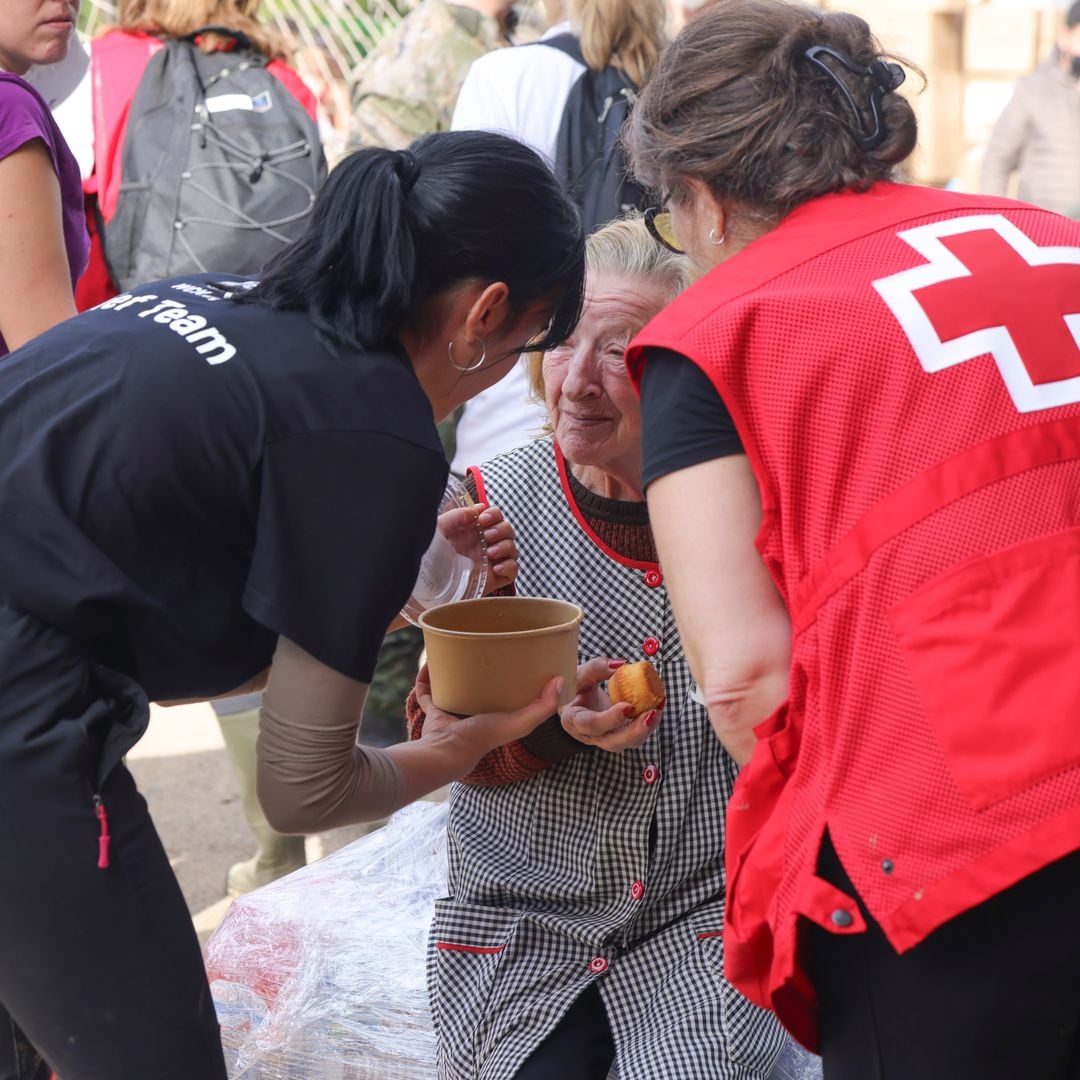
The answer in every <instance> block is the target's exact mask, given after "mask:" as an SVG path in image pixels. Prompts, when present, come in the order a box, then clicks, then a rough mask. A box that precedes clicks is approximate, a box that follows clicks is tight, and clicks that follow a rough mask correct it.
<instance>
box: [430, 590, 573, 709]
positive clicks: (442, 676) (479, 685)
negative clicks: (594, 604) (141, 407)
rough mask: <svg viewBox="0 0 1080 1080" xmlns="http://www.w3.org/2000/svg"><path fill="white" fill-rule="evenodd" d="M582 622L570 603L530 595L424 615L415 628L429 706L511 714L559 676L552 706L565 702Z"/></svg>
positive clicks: (568, 698)
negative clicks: (560, 682) (556, 699)
mask: <svg viewBox="0 0 1080 1080" xmlns="http://www.w3.org/2000/svg"><path fill="white" fill-rule="evenodd" d="M582 617H583V612H582V610H581V608H579V607H578V606H577V604H570V603H567V602H566V601H565V600H547V599H543V598H541V597H535V596H491V597H487V598H486V599H483V600H460V601H458V602H457V603H456V604H442V605H440V606H439V607H435V608H431V609H430V610H428V611H425V612H424V613H423V614H422V615H421V616H420V618H419V625H420V629H421V630H423V632H424V646H425V648H426V649H427V663H428V672H429V674H430V676H431V699H432V701H434V702H435V704H436V705H437V706H438V707H439V708H440V709H445V710H446V711H447V712H452V713H458V714H459V715H461V716H474V715H476V713H486V712H513V711H514V710H515V709H520V708H522V707H524V706H525V705H528V704H529V702H531V701H535V700H536V699H537V698H538V697H539V696H540V691H541V690H543V688H544V685H545V684H546V683H547V682H548V680H549V679H553V678H554V677H555V676H556V675H561V676H562V677H563V679H565V680H566V685H565V686H564V687H563V692H562V695H561V697H560V698H559V705H560V706H562V705H565V704H567V702H569V701H571V700H572V699H573V697H574V688H575V685H576V683H577V661H578V628H579V627H580V625H581V620H582Z"/></svg>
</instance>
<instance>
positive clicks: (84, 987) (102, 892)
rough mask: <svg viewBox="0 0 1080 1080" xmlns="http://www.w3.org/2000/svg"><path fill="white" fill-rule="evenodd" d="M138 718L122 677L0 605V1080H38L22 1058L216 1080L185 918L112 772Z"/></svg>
mask: <svg viewBox="0 0 1080 1080" xmlns="http://www.w3.org/2000/svg"><path fill="white" fill-rule="evenodd" d="M145 711H146V702H145V698H144V697H142V696H141V692H140V691H139V690H138V688H137V687H135V686H134V684H131V683H130V682H127V681H126V680H123V679H121V678H120V677H117V676H115V675H113V674H112V673H109V672H106V671H103V670H99V669H97V668H95V666H94V665H92V664H90V663H88V662H87V661H86V660H85V658H83V657H82V656H81V655H79V653H78V651H77V650H75V649H73V647H72V644H71V642H70V641H69V640H68V639H66V638H65V637H64V636H63V635H60V634H58V633H56V632H55V631H53V630H50V629H48V628H46V627H44V626H42V625H41V624H39V623H37V622H36V621H35V620H33V619H30V618H29V617H27V616H24V615H19V614H17V613H13V612H12V611H11V610H10V609H7V608H3V607H0V1080H39V1071H40V1070H41V1067H40V1066H39V1065H36V1064H35V1063H34V1062H35V1060H36V1057H37V1054H36V1053H35V1051H37V1052H38V1053H40V1054H41V1055H42V1056H43V1057H44V1059H45V1060H46V1061H47V1062H48V1065H49V1066H51V1068H53V1069H55V1070H56V1072H57V1073H58V1074H59V1075H60V1077H62V1080H224V1078H225V1075H226V1074H225V1065H224V1060H223V1056H222V1051H221V1042H220V1037H219V1031H218V1025H217V1020H216V1017H215V1015H214V1008H213V1003H212V1001H211V999H210V992H209V987H208V985H207V981H206V973H205V971H204V968H203V964H202V957H201V954H200V950H199V944H198V940H197V938H196V936H195V931H194V928H193V927H192V924H191V917H190V915H189V914H188V911H187V907H186V905H185V903H184V899H183V896H182V895H181V893H180V889H179V886H178V885H177V883H176V878H175V876H174V874H173V872H172V870H171V868H170V867H169V861H168V858H167V856H166V854H165V851H164V849H163V848H162V846H161V842H160V840H159V839H158V836H157V832H156V830H155V829H154V826H153V823H152V822H151V820H150V816H149V813H148V812H147V808H146V803H145V801H144V800H143V798H142V797H141V796H140V795H139V793H138V792H137V791H136V789H135V784H134V781H133V780H132V778H131V775H130V774H129V773H128V771H127V770H126V769H125V768H124V766H123V765H121V764H115V765H114V764H112V762H113V761H114V760H118V757H119V755H120V754H121V753H122V752H123V749H124V748H125V745H126V744H127V743H130V739H131V738H132V737H134V736H135V734H136V733H137V731H138V730H140V729H141V727H142V726H143V724H144V723H145ZM125 731H126V732H127V737H125ZM95 795H97V796H98V797H99V798H100V801H101V805H102V806H103V807H104V808H105V811H106V813H107V817H108V831H109V833H110V834H111V837H110V842H109V851H108V862H109V865H108V867H107V868H104V869H99V867H98V861H99V854H100V843H99V837H100V834H101V831H102V829H101V822H100V820H99V818H98V815H97V812H96V806H95V799H94V797H95ZM40 1075H42V1076H47V1075H48V1073H47V1072H45V1071H40Z"/></svg>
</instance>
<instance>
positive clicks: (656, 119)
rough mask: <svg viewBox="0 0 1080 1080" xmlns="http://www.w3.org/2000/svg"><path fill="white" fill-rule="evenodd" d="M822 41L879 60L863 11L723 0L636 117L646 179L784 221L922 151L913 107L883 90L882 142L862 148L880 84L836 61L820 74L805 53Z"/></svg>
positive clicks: (692, 29) (661, 67)
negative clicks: (696, 188) (690, 186)
mask: <svg viewBox="0 0 1080 1080" xmlns="http://www.w3.org/2000/svg"><path fill="white" fill-rule="evenodd" d="M814 45H825V46H828V47H830V48H832V49H834V50H837V51H839V52H841V53H843V54H845V55H846V57H848V58H850V60H851V62H852V63H853V64H854V65H855V66H857V67H858V68H860V69H862V68H868V67H870V65H871V64H873V63H874V62H875V61H877V60H880V59H881V57H882V56H883V54H882V52H881V49H880V46H879V45H878V43H877V42H876V41H875V40H874V38H873V36H872V35H871V33H870V28H869V27H868V26H867V24H866V23H865V22H864V21H863V20H862V19H860V18H858V17H857V16H855V15H848V14H845V13H843V12H828V11H820V10H817V9H815V8H811V7H810V6H808V5H806V4H802V3H787V2H785V0H719V2H717V3H715V4H713V5H711V6H710V7H708V8H706V9H704V10H702V11H701V12H700V13H698V14H696V15H694V16H693V17H692V18H691V19H690V20H689V21H688V22H687V24H686V25H685V26H684V27H683V29H682V31H681V33H680V34H679V35H678V37H677V38H676V39H675V40H674V41H673V42H672V43H671V45H669V46H668V48H667V50H666V51H665V52H664V54H663V55H662V56H661V58H660V63H659V64H658V65H657V67H656V69H655V70H654V72H653V74H652V77H651V78H650V79H649V81H648V83H647V84H646V85H645V88H644V90H643V91H642V93H641V95H640V97H639V98H638V101H637V104H636V105H635V106H634V111H633V113H631V116H630V121H629V125H628V130H627V133H626V142H627V146H628V148H629V151H630V155H631V159H632V164H633V169H634V171H635V173H636V175H637V177H638V179H639V181H640V182H641V183H642V184H643V185H644V186H645V187H648V188H651V189H653V190H654V191H661V190H665V189H666V190H669V191H670V192H672V194H674V195H675V196H676V198H677V197H678V196H679V195H681V194H683V193H684V191H685V179H686V178H687V177H690V176H694V177H698V178H699V179H701V180H703V181H704V182H705V183H706V184H707V185H708V186H709V188H710V190H711V191H712V192H713V194H714V195H716V196H717V197H718V198H727V199H731V200H734V201H735V202H737V203H739V204H741V205H743V206H744V207H746V208H747V210H749V211H750V212H756V213H757V214H759V215H761V216H764V217H766V218H769V219H772V220H776V219H779V218H781V217H783V216H784V215H785V214H787V213H788V212H789V211H790V210H792V209H793V208H794V207H796V206H798V205H799V204H800V203H802V202H806V201H807V200H809V199H813V198H816V197H817V196H819V195H825V194H828V193H830V192H834V191H841V190H843V189H844V188H852V189H854V190H859V191H861V190H865V189H866V188H868V187H869V186H870V185H871V184H872V183H874V182H875V181H877V180H885V179H889V178H890V177H891V176H892V175H893V174H894V170H895V167H896V166H897V165H898V164H899V163H900V162H901V161H903V160H904V159H905V158H906V157H907V156H908V155H909V154H910V153H911V151H912V150H913V149H914V148H915V140H916V124H915V114H914V113H913V111H912V108H911V106H910V105H909V104H908V102H907V101H905V100H904V99H903V98H902V97H900V95H899V94H896V93H894V92H887V93H885V94H884V96H883V99H882V101H881V106H880V112H881V121H882V124H883V126H884V129H885V135H884V138H883V139H882V140H881V141H880V143H878V145H876V146H874V147H873V148H871V149H862V148H860V146H859V139H860V136H864V135H865V129H866V128H867V127H868V126H872V120H871V119H870V116H871V112H870V107H869V106H870V94H871V92H872V91H873V90H874V88H875V84H874V81H873V79H872V78H871V77H870V75H869V74H867V75H861V74H854V73H852V72H850V71H848V70H847V69H846V68H845V67H844V66H843V65H842V64H830V71H832V72H833V73H835V77H834V76H832V75H830V74H829V73H827V72H826V71H823V70H822V69H821V68H820V67H819V66H817V65H816V64H814V63H812V62H810V61H809V60H808V59H807V58H806V56H805V54H806V50H807V49H809V48H811V47H812V46H814ZM908 66H910V65H908ZM916 70H917V69H916ZM919 74H920V75H921V72H919ZM836 80H842V82H843V85H844V87H845V88H846V89H847V91H848V93H849V94H850V96H851V98H852V99H853V101H854V103H855V105H856V106H857V108H858V109H859V114H860V117H865V119H864V120H862V122H861V123H860V118H859V117H857V116H856V115H854V113H853V111H852V107H851V105H850V104H849V103H848V102H847V100H846V99H845V96H844V93H843V91H842V89H841V87H840V86H838V85H837V81H836Z"/></svg>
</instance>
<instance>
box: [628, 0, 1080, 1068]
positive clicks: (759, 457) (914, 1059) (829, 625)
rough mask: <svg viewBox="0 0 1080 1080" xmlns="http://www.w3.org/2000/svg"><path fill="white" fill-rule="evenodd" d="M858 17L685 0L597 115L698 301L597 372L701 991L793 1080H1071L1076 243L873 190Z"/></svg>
mask: <svg viewBox="0 0 1080 1080" xmlns="http://www.w3.org/2000/svg"><path fill="white" fill-rule="evenodd" d="M903 78H904V72H903V69H902V68H901V67H899V66H898V65H897V64H895V63H892V62H891V61H890V60H889V59H888V58H886V57H883V56H882V54H881V52H880V48H879V46H878V45H877V43H876V42H875V40H874V39H873V37H872V36H871V34H870V30H869V28H868V27H867V25H866V23H865V22H863V21H862V20H861V19H859V18H857V17H855V16H852V15H848V14H842V13H830V12H823V11H820V10H816V9H814V8H811V7H810V6H808V5H803V4H794V3H785V2H783V0H721V2H720V3H718V4H716V5H715V6H713V7H711V8H709V9H708V10H707V11H705V12H703V13H702V14H701V15H699V16H697V17H695V18H694V19H692V20H690V22H689V23H688V24H687V26H686V27H685V28H684V29H683V31H682V33H681V34H680V35H679V38H678V39H677V40H676V41H675V42H674V43H673V44H672V45H671V46H670V48H669V49H668V51H667V52H666V53H665V54H664V56H663V57H662V58H661V61H660V64H659V67H658V69H657V71H656V72H655V74H654V76H653V78H652V79H651V80H650V82H649V84H648V86H647V87H646V88H645V90H644V92H643V94H642V96H641V98H640V100H639V101H638V103H637V105H636V107H635V109H634V113H633V116H632V119H631V126H630V131H629V136H628V139H629V144H630V148H631V153H632V157H633V159H634V163H635V168H636V171H637V174H638V177H639V179H640V180H642V181H643V182H644V183H645V184H646V185H647V186H648V187H650V188H652V189H653V190H655V191H657V192H659V193H660V199H661V204H660V206H659V207H658V208H656V209H655V210H654V211H653V212H652V213H651V215H650V216H651V220H652V222H653V228H654V232H655V234H656V235H657V237H658V238H659V239H660V240H661V242H664V243H667V244H669V245H670V246H673V247H676V248H677V249H681V250H685V251H686V252H687V253H689V255H690V256H691V258H692V259H693V261H694V262H695V263H696V264H697V266H698V267H699V269H700V270H701V271H702V272H703V274H704V276H703V277H702V278H701V280H700V281H699V282H697V284H695V285H694V286H692V287H691V288H690V289H689V290H688V291H687V292H685V293H684V294H683V295H682V296H680V297H679V298H678V299H677V300H676V301H675V302H674V303H673V304H672V305H671V306H670V307H669V308H668V309H666V310H665V311H664V312H663V313H661V315H660V316H658V317H657V318H656V319H655V320H654V321H653V322H652V323H651V324H650V325H649V326H648V327H646V328H645V330H644V331H643V332H642V333H641V334H640V335H639V336H638V338H637V339H636V340H635V342H634V343H633V344H632V346H631V348H630V350H629V354H628V359H629V363H630V366H631V370H632V372H633V374H634V376H635V378H637V379H639V380H640V385H641V392H642V401H643V409H644V413H643V417H644V459H645V460H644V479H645V482H646V484H647V485H648V488H647V495H648V502H649V516H650V521H651V523H652V527H653V530H654V532H655V535H656V542H657V548H658V551H659V555H660V561H661V563H662V564H663V568H664V575H665V580H666V582H667V584H668V587H669V590H670V594H671V597H672V602H673V604H674V606H675V610H676V613H677V616H678V621H679V627H680V631H681V633H682V636H683V640H684V642H685V644H686V648H687V651H688V653H689V656H690V662H691V667H692V669H693V671H694V673H695V677H696V679H697V681H698V684H699V687H700V689H701V691H702V692H703V694H704V696H705V698H706V700H707V702H708V704H709V709H710V718H711V720H712V722H713V725H714V727H715V729H716V732H717V734H718V735H719V737H720V739H721V740H722V741H723V742H724V744H725V745H726V746H727V747H728V748H729V749H730V751H731V752H732V754H733V755H734V756H735V757H736V758H737V760H739V761H741V762H743V763H745V764H744V768H743V770H742V772H741V774H740V777H739V781H738V784H737V786H736V790H735V793H734V795H733V797H732V801H731V804H730V811H729V815H728V833H727V837H728V848H727V858H728V883H729V884H728V903H727V909H726V915H725V918H726V923H725V931H726V939H725V940H726V949H727V971H728V975H729V977H730V978H731V979H732V980H733V981H734V982H735V983H736V984H737V985H738V986H739V987H740V988H741V989H742V990H743V991H744V992H745V993H746V994H747V995H748V996H749V997H750V998H751V999H752V1000H754V1001H756V1002H758V1003H760V1004H767V1005H769V1006H771V1007H772V1008H774V1009H775V1010H776V1011H777V1012H778V1013H779V1015H780V1016H781V1018H782V1019H783V1021H784V1023H785V1024H786V1025H787V1026H788V1027H789V1029H790V1030H791V1031H792V1032H793V1033H794V1034H795V1035H796V1036H797V1037H798V1038H799V1039H800V1040H801V1041H802V1042H803V1043H804V1044H805V1045H807V1046H808V1047H811V1048H814V1049H820V1051H821V1052H822V1055H823V1057H824V1064H825V1075H826V1077H827V1078H828V1080H837V1078H839V1080H847V1078H853V1080H870V1078H875V1077H893V1078H903V1080H913V1078H918V1080H956V1078H958V1077H967V1076H972V1077H976V1076H977V1077H979V1078H980V1080H1015V1078H1017V1077H1021V1076H1023V1077H1028V1076H1031V1077H1039V1078H1040V1080H1049V1078H1065V1077H1069V1078H1076V1077H1080V933H1078V932H1077V927H1076V917H1077V910H1078V903H1080V855H1078V853H1077V849H1078V848H1080V723H1078V722H1077V716H1078V714H1080V348H1078V342H1080V224H1077V223H1075V222H1071V221H1068V220H1066V219H1065V218H1062V217H1059V216H1058V215H1056V214H1053V213H1050V212H1047V211H1043V210H1038V209H1036V208H1034V207H1031V206H1026V205H1023V204H1020V203H1016V202H1012V201H1010V200H1006V199H991V198H982V197H977V196H968V195H961V194H954V193H949V192H943V191H938V190H931V189H927V188H919V187H914V186H908V185H903V184H898V183H896V182H895V181H894V176H895V170H896V168H897V166H899V165H900V163H901V162H902V161H903V160H904V159H905V158H906V157H907V156H908V154H910V152H911V151H912V149H913V148H914V146H915V142H916V128H915V120H914V116H913V114H912V111H911V108H910V106H909V105H908V103H907V102H906V101H905V100H904V99H903V98H902V97H900V96H899V95H898V94H897V93H896V90H897V88H898V87H899V85H900V83H901V82H902V81H903Z"/></svg>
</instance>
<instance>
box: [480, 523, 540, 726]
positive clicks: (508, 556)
mask: <svg viewBox="0 0 1080 1080" xmlns="http://www.w3.org/2000/svg"><path fill="white" fill-rule="evenodd" d="M480 505H481V506H483V504H482V503H481V504H480ZM476 520H477V522H478V524H479V525H480V527H481V528H482V529H483V530H484V542H485V543H486V544H487V557H488V565H489V566H490V567H491V573H490V574H489V575H488V581H487V585H486V587H485V588H484V595H485V596H487V595H489V594H490V593H493V592H494V591H495V590H496V589H501V588H504V587H505V586H507V585H510V584H512V583H513V581H514V579H515V578H516V577H517V575H518V549H517V541H516V540H515V539H514V526H513V525H511V524H510V522H509V521H507V520H506V518H504V517H503V512H502V511H501V510H500V509H499V508H498V507H497V506H489V507H486V508H485V509H482V510H481V511H480V514H479V515H478V517H477V519H476ZM552 712H554V710H552ZM549 715H550V713H549Z"/></svg>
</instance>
